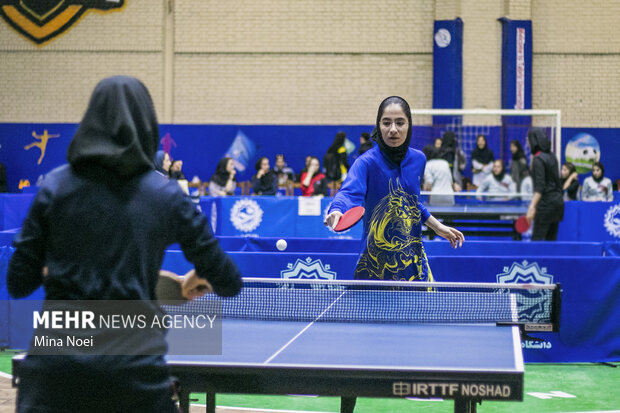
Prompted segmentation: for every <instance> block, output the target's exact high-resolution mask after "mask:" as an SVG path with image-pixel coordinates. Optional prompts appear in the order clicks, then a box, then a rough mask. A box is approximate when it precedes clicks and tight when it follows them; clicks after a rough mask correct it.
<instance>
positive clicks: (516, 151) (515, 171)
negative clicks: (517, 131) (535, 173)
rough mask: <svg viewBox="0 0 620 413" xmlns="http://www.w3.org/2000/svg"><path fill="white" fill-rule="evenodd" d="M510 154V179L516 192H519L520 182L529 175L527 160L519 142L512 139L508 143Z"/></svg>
mask: <svg viewBox="0 0 620 413" xmlns="http://www.w3.org/2000/svg"><path fill="white" fill-rule="evenodd" d="M510 153H511V154H512V160H511V161H510V177H511V178H512V180H513V181H514V183H515V185H516V186H517V191H519V192H521V181H522V180H523V178H525V177H526V176H527V175H529V172H528V167H527V159H526V158H525V152H524V151H523V146H522V145H521V142H519V141H518V140H516V139H514V140H512V141H511V142H510Z"/></svg>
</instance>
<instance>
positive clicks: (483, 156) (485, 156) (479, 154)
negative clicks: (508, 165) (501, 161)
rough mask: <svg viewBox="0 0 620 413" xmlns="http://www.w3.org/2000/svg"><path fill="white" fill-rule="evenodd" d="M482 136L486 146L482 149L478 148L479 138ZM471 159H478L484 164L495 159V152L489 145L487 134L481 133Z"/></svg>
mask: <svg viewBox="0 0 620 413" xmlns="http://www.w3.org/2000/svg"><path fill="white" fill-rule="evenodd" d="M480 136H482V137H483V138H484V148H482V149H480V148H478V138H479V137H480ZM471 159H475V160H476V161H478V162H480V163H481V164H483V165H486V164H488V163H490V162H493V159H495V155H494V154H493V151H492V150H490V149H489V147H488V146H487V138H486V136H484V135H479V136H478V137H477V138H476V147H475V148H474V150H473V151H471Z"/></svg>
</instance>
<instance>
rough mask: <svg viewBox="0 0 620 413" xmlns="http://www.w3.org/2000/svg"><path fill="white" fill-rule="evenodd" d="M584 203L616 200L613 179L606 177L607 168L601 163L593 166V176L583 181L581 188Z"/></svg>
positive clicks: (595, 163)
mask: <svg viewBox="0 0 620 413" xmlns="http://www.w3.org/2000/svg"><path fill="white" fill-rule="evenodd" d="M581 200H582V201H606V202H611V201H613V200H614V194H613V188H612V186H611V179H609V178H606V177H605V168H604V167H603V164H602V163H600V162H594V163H593V164H592V176H589V177H587V178H586V179H585V181H583V187H582V188H581Z"/></svg>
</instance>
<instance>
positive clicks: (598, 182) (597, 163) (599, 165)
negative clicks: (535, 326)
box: [592, 162, 605, 184]
mask: <svg viewBox="0 0 620 413" xmlns="http://www.w3.org/2000/svg"><path fill="white" fill-rule="evenodd" d="M595 166H598V167H599V168H600V170H601V176H600V178H595V177H594V174H592V179H594V182H596V183H597V184H600V183H601V181H602V180H603V178H605V167H604V166H603V164H602V163H601V162H594V163H593V164H592V169H594V167H595Z"/></svg>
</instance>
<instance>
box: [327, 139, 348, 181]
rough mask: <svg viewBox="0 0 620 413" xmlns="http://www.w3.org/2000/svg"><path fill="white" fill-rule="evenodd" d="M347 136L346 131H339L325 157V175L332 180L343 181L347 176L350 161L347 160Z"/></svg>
mask: <svg viewBox="0 0 620 413" xmlns="http://www.w3.org/2000/svg"><path fill="white" fill-rule="evenodd" d="M346 138H347V135H346V134H345V133H344V132H338V133H337V134H336V136H335V137H334V141H333V142H332V144H331V146H330V147H329V148H328V149H327V153H326V154H325V156H324V157H323V166H324V167H325V176H327V179H329V180H330V181H339V182H341V181H342V180H344V178H345V177H346V176H347V171H348V170H349V162H348V160H347V149H346V148H345V147H344V141H345V139H346Z"/></svg>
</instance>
